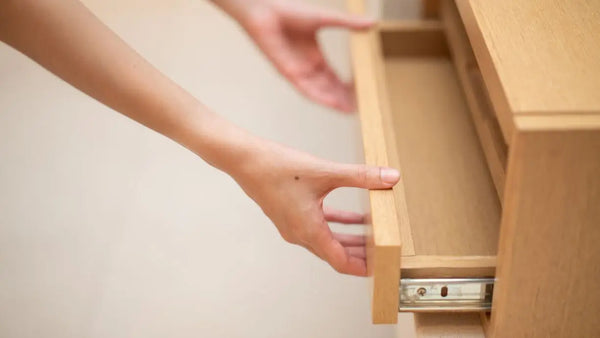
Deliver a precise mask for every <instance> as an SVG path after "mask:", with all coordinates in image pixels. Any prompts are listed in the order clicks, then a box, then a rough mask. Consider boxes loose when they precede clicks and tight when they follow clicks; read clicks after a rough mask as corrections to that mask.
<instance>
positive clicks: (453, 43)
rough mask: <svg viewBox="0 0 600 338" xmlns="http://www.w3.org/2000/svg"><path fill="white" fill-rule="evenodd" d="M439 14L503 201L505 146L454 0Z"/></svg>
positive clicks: (491, 171) (448, 2) (442, 7)
mask: <svg viewBox="0 0 600 338" xmlns="http://www.w3.org/2000/svg"><path fill="white" fill-rule="evenodd" d="M440 17H441V20H442V22H443V26H444V29H445V32H446V37H447V39H448V44H449V45H450V50H451V54H452V60H453V61H454V67H455V68H456V72H457V74H458V79H459V82H460V83H461V85H462V88H463V92H464V94H465V99H466V102H467V105H468V106H469V111H470V112H471V118H472V120H473V123H474V124H475V130H476V131H477V135H478V136H479V141H480V143H481V146H482V149H483V153H484V155H485V158H486V160H487V163H488V168H489V170H490V173H491V175H492V179H493V180H494V185H495V186H496V191H497V193H498V198H499V201H500V202H501V203H502V194H503V192H504V182H505V168H506V158H507V156H508V155H507V152H508V149H507V146H506V143H505V140H504V138H503V136H502V132H501V130H500V126H499V124H498V120H497V119H496V114H495V112H494V111H493V107H492V105H491V102H490V100H489V96H488V93H487V89H486V88H485V85H484V81H483V79H482V77H481V73H480V71H479V68H478V66H477V61H476V60H475V55H473V51H472V49H471V45H470V44H469V39H468V37H467V34H466V32H465V30H464V26H463V24H462V22H461V20H460V16H459V14H458V10H457V9H456V5H455V4H454V2H453V1H449V0H446V1H442V3H441V8H440Z"/></svg>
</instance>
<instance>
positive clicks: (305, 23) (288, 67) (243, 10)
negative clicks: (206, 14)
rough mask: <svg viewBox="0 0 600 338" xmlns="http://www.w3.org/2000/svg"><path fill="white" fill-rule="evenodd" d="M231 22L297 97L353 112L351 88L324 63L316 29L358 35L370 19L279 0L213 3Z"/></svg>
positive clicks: (350, 84) (237, 0)
mask: <svg viewBox="0 0 600 338" xmlns="http://www.w3.org/2000/svg"><path fill="white" fill-rule="evenodd" d="M213 2H215V3H216V4H217V5H218V6H219V7H221V8H222V9H223V10H224V11H225V12H227V13H228V14H229V15H231V16H232V17H233V18H235V19H236V20H237V21H238V22H239V23H240V24H241V26H242V27H243V28H244V29H245V30H246V31H247V32H248V34H249V35H250V37H251V38H252V39H253V40H254V42H255V43H256V45H257V46H258V47H259V48H260V49H261V50H262V52H263V53H264V54H265V56H266V57H267V58H268V59H269V60H270V61H271V62H272V63H273V65H274V66H275V67H276V68H277V70H278V71H279V72H280V73H281V74H282V75H283V76H285V77H286V78H287V79H288V80H289V81H290V82H291V83H292V84H293V85H294V86H295V87H296V88H297V89H298V90H299V91H300V92H301V93H302V94H304V95H305V96H306V97H308V98H309V99H311V100H313V101H315V102H317V103H320V104H323V105H326V106H328V107H331V108H334V109H337V110H340V111H344V112H352V111H354V109H355V98H354V89H353V85H352V83H345V82H343V81H342V80H340V78H339V77H338V76H337V75H336V74H335V72H334V70H333V69H332V68H331V66H330V65H329V64H328V63H327V60H326V59H325V57H324V55H323V52H322V50H321V48H320V46H319V42H318V41H317V33H318V32H319V30H320V29H322V28H327V27H339V28H346V29H352V30H361V29H367V28H369V27H371V26H372V25H373V24H374V22H373V21H372V20H370V19H367V18H364V17H359V16H352V15H348V14H344V13H337V12H333V11H330V10H325V9H321V8H318V7H312V6H309V5H306V4H302V3H298V2H291V1H282V0H213Z"/></svg>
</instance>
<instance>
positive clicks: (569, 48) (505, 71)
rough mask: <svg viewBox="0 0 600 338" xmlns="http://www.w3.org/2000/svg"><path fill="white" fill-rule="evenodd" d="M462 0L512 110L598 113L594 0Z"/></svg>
mask: <svg viewBox="0 0 600 338" xmlns="http://www.w3.org/2000/svg"><path fill="white" fill-rule="evenodd" d="M458 1H459V2H460V1H461V0H458ZM465 1H467V3H465V4H466V5H467V6H468V7H469V9H470V11H471V12H472V15H473V18H474V20H475V22H476V25H477V27H476V29H478V30H479V32H478V33H480V34H481V35H480V38H481V39H482V40H483V43H484V45H485V48H486V49H487V51H486V54H485V55H486V57H489V58H490V61H491V63H492V64H493V66H494V68H495V71H496V73H497V76H498V80H499V81H500V85H501V87H502V89H503V91H504V93H505V95H506V99H507V101H508V104H509V107H510V109H511V111H512V112H513V113H515V114H551V113H557V114H582V113H583V114H590V113H591V114H600V90H599V89H600V1H598V0H587V1H586V0H578V1H564V0H540V1H519V0H507V1H489V0H465ZM471 29H473V27H471ZM469 34H470V35H471V33H469Z"/></svg>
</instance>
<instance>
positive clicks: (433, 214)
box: [349, 0, 507, 323]
mask: <svg viewBox="0 0 600 338" xmlns="http://www.w3.org/2000/svg"><path fill="white" fill-rule="evenodd" d="M349 4H350V8H351V10H352V11H353V12H354V13H362V12H363V3H362V1H358V0H350V1H349ZM452 10H454V11H455V9H454V8H453V9H452ZM443 13H446V14H448V13H449V15H454V14H456V12H449V10H447V9H443ZM446 14H444V15H446ZM442 17H443V18H444V20H443V21H433V20H432V21H429V20H427V21H412V22H387V23H381V24H379V25H378V27H376V28H375V29H373V30H371V31H369V32H362V33H355V34H353V36H352V56H353V67H354V76H355V81H356V90H357V98H358V104H359V115H360V120H361V126H362V137H363V143H364V152H365V160H366V162H367V164H371V165H383V166H391V167H395V168H398V169H400V170H401V173H402V179H401V182H400V183H399V184H398V185H397V186H396V187H394V189H393V190H389V191H371V192H370V204H371V224H372V227H371V231H372V232H371V235H370V236H369V238H370V241H369V242H370V245H369V249H368V251H367V257H368V266H369V269H370V273H371V274H372V276H373V309H372V310H373V316H372V317H373V322H375V323H395V322H396V320H397V312H398V288H399V281H400V278H455V277H456V278H462V277H490V276H494V274H495V266H496V253H497V245H498V234H499V225H500V215H501V210H502V209H501V203H500V199H499V196H501V194H502V186H503V182H504V174H503V173H504V166H505V161H506V151H507V149H506V145H505V144H504V143H505V142H503V139H502V136H501V134H500V133H499V130H498V129H497V128H498V127H497V122H495V119H494V114H493V112H491V106H490V105H489V104H488V103H487V100H486V98H485V91H484V89H483V85H482V83H481V82H480V81H479V80H478V72H477V66H476V64H475V63H474V58H473V57H472V52H471V53H469V52H470V50H469V47H468V40H466V38H465V36H464V35H462V34H464V32H461V31H460V29H461V27H460V26H458V25H456V23H460V21H453V18H452V17H451V16H442ZM494 161H495V162H494ZM490 169H491V170H490ZM498 173H500V174H498Z"/></svg>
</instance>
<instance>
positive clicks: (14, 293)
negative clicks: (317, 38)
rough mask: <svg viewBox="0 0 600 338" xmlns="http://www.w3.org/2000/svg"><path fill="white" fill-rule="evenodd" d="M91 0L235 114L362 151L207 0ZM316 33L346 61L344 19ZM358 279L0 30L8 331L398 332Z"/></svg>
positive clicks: (265, 129)
mask: <svg viewBox="0 0 600 338" xmlns="http://www.w3.org/2000/svg"><path fill="white" fill-rule="evenodd" d="M314 2H317V1H314ZM87 4H88V5H89V7H90V8H91V9H93V10H94V12H96V13H97V14H98V15H99V16H100V17H101V18H102V19H103V20H105V22H106V23H107V24H108V25H109V26H110V27H112V28H113V29H115V30H116V31H117V32H118V33H119V34H120V35H121V36H122V37H123V38H124V39H125V40H126V41H127V42H129V43H130V44H131V45H133V46H134V47H135V48H136V49H137V50H138V51H139V52H140V53H141V54H142V55H144V56H145V57H147V58H148V59H149V60H150V61H151V62H152V63H153V64H155V65H156V66H157V67H159V68H160V69H161V70H162V71H163V72H165V73H166V74H167V75H169V76H170V77H172V78H173V79H175V80H176V81H177V82H178V83H180V84H181V85H182V86H183V87H185V88H186V89H188V90H189V91H191V92H192V93H193V94H194V95H196V96H197V97H198V98H200V99H201V100H203V101H204V102H205V103H206V104H208V105H209V106H211V107H212V108H214V109H215V110H216V111H217V112H219V113H220V114H222V115H224V116H226V117H227V118H229V119H230V120H232V121H233V122H235V123H237V124H239V125H241V126H243V127H245V128H247V129H249V130H251V131H252V132H254V133H256V134H259V135H262V136H264V137H268V138H271V139H274V140H277V141H279V142H283V143H285V144H288V145H290V146H293V147H296V148H299V149H302V150H305V151H308V152H311V153H313V154H316V155H319V156H322V157H326V158H329V159H332V160H337V161H346V162H359V161H360V156H359V153H360V151H359V149H360V146H359V144H360V140H359V138H358V137H357V136H358V134H357V130H358V129H357V128H358V126H357V123H356V120H355V119H354V118H352V117H347V116H343V115H339V114H334V113H332V112H331V111H328V110H327V109H324V108H321V107H318V106H316V105H314V104H312V103H309V102H307V101H306V100H305V99H303V98H302V97H300V96H299V95H298V94H296V93H295V92H294V91H293V90H292V89H291V88H290V86H289V85H287V84H286V83H285V82H284V81H283V80H282V79H281V78H280V77H279V76H278V75H276V73H275V72H274V71H273V70H272V69H271V67H270V65H268V64H267V63H266V62H265V60H264V59H263V58H262V57H261V56H260V55H259V54H258V52H257V51H256V49H255V48H254V47H253V46H252V45H251V44H250V42H249V41H248V40H247V39H246V38H245V37H244V36H243V34H242V33H241V32H240V30H239V29H238V28H237V27H236V26H235V25H234V24H232V23H231V22H230V21H229V20H228V19H227V18H225V17H224V16H222V15H221V14H220V13H219V12H217V11H216V10H214V9H213V8H212V7H211V6H210V5H208V4H207V3H206V1H201V0H179V1H167V0H160V1H159V0H151V1H148V0H128V1H117V0H104V1H100V0H94V1H87ZM328 4H330V5H331V6H333V7H335V6H337V7H342V4H343V1H335V2H328ZM323 39H324V41H325V45H326V49H327V52H328V54H329V55H330V57H331V59H332V60H333V61H334V62H335V64H336V67H338V68H339V69H340V71H342V73H344V74H345V75H348V68H349V64H348V61H349V59H348V51H347V46H346V40H345V35H344V34H343V33H340V32H329V33H327V34H325V36H324V37H323ZM90 43H93V41H90ZM329 203H330V204H332V205H334V206H338V207H347V208H350V209H354V210H359V209H360V205H361V203H360V198H359V194H358V192H357V191H354V190H349V191H340V192H336V193H334V194H333V196H332V197H331V198H330V200H329ZM367 289H368V280H366V279H359V278H352V277H346V276H341V275H338V274H336V273H334V272H333V271H332V270H331V269H330V268H329V267H328V266H327V265H325V264H324V263H322V262H320V261H318V260H317V259H315V258H314V257H312V256H311V255H309V254H308V253H307V252H305V251H304V250H303V249H300V248H298V247H293V246H290V245H288V244H286V243H284V242H283V241H282V240H281V239H280V238H279V236H278V234H277V232H276V230H275V228H274V227H273V226H272V225H271V224H270V222H269V220H268V219H267V218H266V217H265V216H264V215H263V214H262V213H261V211H260V209H259V208H258V207H257V206H255V205H254V204H253V203H252V202H251V201H250V199H248V198H247V197H245V195H244V194H243V193H242V191H241V190H240V189H239V188H238V187H237V186H236V185H235V184H234V182H233V181H232V180H231V179H229V178H228V177H227V176H226V175H224V174H222V173H219V172H217V171H216V170H214V169H212V168H211V167H209V166H207V165H206V164H204V163H203V162H202V161H201V160H200V159H198V158H197V157H195V156H194V155H192V154H191V153H190V152H188V151H187V150H185V149H183V148H182V147H180V146H178V145H176V144H174V143H173V142H171V141H169V140H167V139H165V138H164V137H162V136H159V135H157V134H155V133H153V132H151V131H149V130H147V129H144V128H142V127H141V126H139V125H137V124H135V123H133V122H132V121H129V120H128V119H126V118H124V117H122V116H120V115H118V114H116V113H114V112H112V111H111V110H109V109H107V108H105V107H103V106H102V105H100V104H98V103H97V102H95V101H93V100H91V99H89V98H87V97H85V96H84V95H82V94H80V93H79V92H77V91H76V90H74V89H72V88H70V87H69V86H68V85H65V84H64V83H62V82H61V81H60V80H58V79H56V78H55V77H53V76H52V75H50V74H48V73H47V72H46V71H44V70H42V69H41V68H40V67H39V66H37V65H35V64H34V63H32V62H31V61H30V60H28V59H26V58H25V57H23V56H21V55H20V54H18V53H16V52H15V51H12V50H10V49H9V48H8V47H6V46H5V45H0V337H36V338H37V337H47V338H54V337H56V338H58V337H61V338H63V337H78V338H80V337H324V338H325V337H327V338H332V337H392V336H394V335H395V334H396V332H397V331H398V328H396V327H393V326H373V325H371V324H370V323H369V307H370V306H369V297H368V293H367ZM403 323H405V324H404V325H406V326H402V327H400V330H408V326H410V318H409V317H403Z"/></svg>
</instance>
